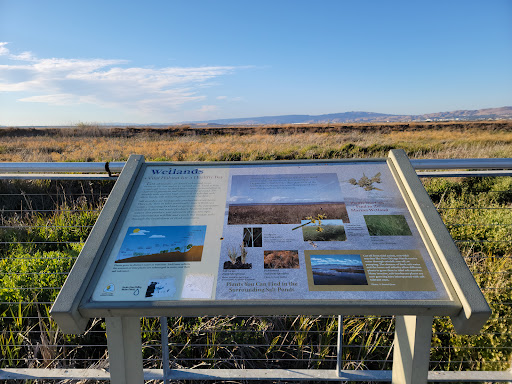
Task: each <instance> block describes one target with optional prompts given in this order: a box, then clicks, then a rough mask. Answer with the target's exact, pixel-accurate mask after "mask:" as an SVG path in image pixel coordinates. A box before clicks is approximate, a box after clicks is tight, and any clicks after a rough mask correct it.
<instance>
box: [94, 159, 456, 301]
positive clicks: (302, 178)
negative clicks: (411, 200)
mask: <svg viewBox="0 0 512 384" xmlns="http://www.w3.org/2000/svg"><path fill="white" fill-rule="evenodd" d="M370 297H371V298H372V299H373V300H379V299H388V300H389V299H393V300H404V299H415V300H424V299H448V297H449V295H448V293H447V291H446V288H445V287H444V284H443V282H442V279H441V277H440V275H439V273H438V272H437V270H436V267H435V265H434V263H433V262H432V259H431V257H430V255H429V253H428V251H427V249H426V248H425V246H424V244H423V241H422V239H421V236H420V234H419V232H418V230H417V228H416V225H415V223H414V220H413V218H412V217H411V215H410V213H409V211H408V209H407V206H406V204H405V202H404V199H403V198H402V196H401V194H400V191H399V190H398V188H397V186H396V183H395V182H394V179H393V175H392V174H391V172H390V170H389V167H388V166H387V164H386V163H385V162H382V161H380V162H366V163H357V162H353V163H343V164H340V163H311V164H301V165H300V166H298V165H291V164H283V165H280V164H269V165H255V166H247V165H236V164H235V165H229V166H227V165H219V166H200V165H193V166H179V165H148V166H147V167H146V168H145V170H144V174H143V177H142V179H141V181H140V183H139V185H138V188H137V192H136V193H135V196H134V199H133V201H132V202H131V204H130V207H129V208H128V210H127V216H126V218H125V220H124V222H123V223H122V225H121V228H120V236H118V237H117V238H116V239H115V241H114V244H113V248H112V251H111V252H110V253H109V255H108V259H107V263H106V265H105V267H104V269H103V271H102V273H101V276H100V278H99V280H98V282H97V283H96V287H95V289H94V291H93V294H92V300H93V301H154V300H194V299H202V300H247V299H265V300H282V299H298V298H300V299H311V300H313V299H330V300H339V299H356V300H358V299H368V298H370Z"/></svg>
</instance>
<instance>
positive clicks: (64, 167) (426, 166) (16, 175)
mask: <svg viewBox="0 0 512 384" xmlns="http://www.w3.org/2000/svg"><path fill="white" fill-rule="evenodd" d="M411 164H412V166H413V167H414V169H415V170H416V171H418V175H419V176H420V177H487V176H512V158H495V159H478V158H474V159H412V160H411ZM124 165H125V162H124V161H116V162H56V163H42V162H31V163H23V162H19V163H0V179H24V180H31V179H44V180H72V179H75V180H76V179H83V180H104V179H115V176H114V175H113V174H117V173H119V172H121V171H122V170H123V167H124ZM426 170H430V171H432V170H437V171H439V170H458V171H456V172H454V171H450V172H447V171H444V172H422V171H426ZM73 173H80V174H81V175H76V174H73ZM98 174H103V175H98Z"/></svg>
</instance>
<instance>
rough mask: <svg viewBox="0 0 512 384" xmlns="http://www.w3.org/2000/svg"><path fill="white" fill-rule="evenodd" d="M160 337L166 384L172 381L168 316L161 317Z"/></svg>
mask: <svg viewBox="0 0 512 384" xmlns="http://www.w3.org/2000/svg"><path fill="white" fill-rule="evenodd" d="M160 337H161V341H162V369H163V374H164V384H168V383H170V381H171V377H170V376H171V374H170V371H171V368H170V365H169V334H168V327H167V317H164V316H162V317H160Z"/></svg>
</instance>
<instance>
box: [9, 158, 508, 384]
mask: <svg viewBox="0 0 512 384" xmlns="http://www.w3.org/2000/svg"><path fill="white" fill-rule="evenodd" d="M412 163H413V166H414V167H415V168H416V169H417V170H418V171H419V172H418V174H419V175H420V176H422V177H428V178H429V179H425V180H433V179H431V178H437V177H452V176H455V177H462V176H471V177H475V176H512V171H511V169H512V159H452V160H444V159H443V160H442V159H435V160H412ZM123 166H124V163H123V162H118V163H110V164H106V163H10V164H0V173H1V175H0V235H1V237H0V263H1V264H2V267H1V269H0V278H1V279H2V283H3V285H2V286H1V287H0V313H1V314H2V318H1V319H0V321H1V322H2V324H1V325H2V331H0V348H1V352H2V363H1V364H2V365H1V367H0V380H5V381H6V382H10V380H31V379H39V380H41V381H39V382H58V381H59V380H63V379H68V380H84V379H91V380H108V378H109V376H108V354H107V347H106V335H105V330H104V323H103V321H102V320H101V319H96V320H94V321H93V322H92V323H91V324H90V325H89V328H88V331H87V333H86V334H85V335H82V336H76V337H71V336H64V335H62V334H61V333H60V332H59V330H58V328H57V327H56V325H55V324H54V323H53V322H52V321H51V319H50V318H49V317H48V311H49V308H50V306H51V303H52V300H53V298H54V297H55V296H56V294H57V292H58V290H59V289H60V287H61V284H62V283H63V281H64V279H65V277H66V275H67V273H68V271H69V269H70V268H71V266H72V264H73V261H74V260H75V258H76V256H77V255H78V252H79V250H80V247H81V245H82V244H83V242H84V241H85V238H86V236H87V234H88V232H89V231H90V229H91V227H92V225H93V224H94V222H95V218H96V217H97V215H98V214H99V211H100V210H101V206H102V204H103V202H104V201H105V200H106V198H107V197H108V194H109V191H110V189H111V187H112V186H113V180H114V179H115V175H113V174H114V173H118V172H120V171H121V170H122V167H123ZM426 170H436V172H425V171H426ZM440 170H451V171H449V172H446V171H444V172H439V171H440ZM453 170H456V171H453ZM461 170H462V171H461ZM468 170H469V171H468ZM67 172H71V174H65V173H67ZM78 172H80V173H81V174H77V173H78ZM84 172H88V173H91V174H92V175H84V174H82V173H84ZM49 173H51V174H49ZM97 173H99V174H97ZM429 182H430V181H427V182H426V183H427V184H428V183H429ZM457 185H458V184H457V183H455V182H454V183H446V186H445V187H444V188H445V189H442V188H441V186H442V183H441V184H440V186H439V187H436V188H433V189H432V190H433V192H432V197H433V199H434V200H435V202H436V205H437V207H438V210H439V212H440V214H441V215H442V217H443V219H444V220H445V224H446V225H447V226H448V228H449V229H450V230H451V232H452V236H453V237H454V240H455V241H456V243H457V244H458V245H459V248H460V249H461V252H462V253H463V255H464V256H465V258H466V260H467V261H468V264H470V267H471V268H472V270H473V272H474V274H475V277H476V278H477V281H478V282H479V283H480V285H481V288H482V290H483V291H484V293H486V295H487V296H488V298H490V299H491V300H490V301H491V303H490V304H491V306H492V308H493V312H494V314H493V317H492V318H491V319H490V320H489V322H488V324H487V326H486V327H485V328H484V330H483V331H482V333H481V334H480V335H479V336H475V337H473V338H464V337H462V336H457V335H455V334H454V332H453V331H452V330H451V325H450V323H449V321H448V320H447V319H443V318H440V319H436V322H435V330H434V335H433V343H432V349H431V370H432V371H431V372H430V374H429V381H436V382H450V381H458V382H475V381H482V382H484V381H485V382H505V381H512V373H511V372H510V371H508V372H507V371H506V369H507V368H508V367H509V366H510V361H509V360H507V359H510V357H511V356H512V333H511V331H510V327H509V326H510V325H512V292H511V291H512V286H511V284H510V282H509V281H510V280H512V279H510V277H511V275H512V266H511V265H510V263H507V261H508V260H509V258H510V256H511V255H510V253H507V252H509V251H508V250H509V249H510V247H511V246H510V243H512V192H510V195H507V193H508V192H509V191H503V190H499V188H498V189H496V188H494V189H493V190H490V191H489V190H486V191H480V190H478V189H473V190H471V191H470V192H471V193H472V196H476V197H474V200H472V201H466V202H464V204H459V202H457V201H456V200H450V199H449V198H448V197H447V196H449V195H450V188H452V189H457V188H458V187H457ZM503 185H505V186H506V185H510V184H506V183H505V184H503ZM503 192H505V193H503ZM483 193H485V194H489V193H490V194H493V193H494V194H499V195H500V196H505V197H506V196H509V200H508V201H506V200H505V201H499V202H496V203H494V202H493V203H492V204H486V205H483V206H482V205H479V204H478V202H479V201H480V199H479V198H478V196H479V194H483ZM486 196H487V195H486ZM468 212H472V213H475V212H477V214H473V215H469V214H468ZM486 212H493V213H498V214H497V215H495V216H493V217H495V218H497V219H496V221H492V220H489V216H488V215H486ZM480 213H481V215H480ZM470 219H471V220H470ZM493 220H494V219H493ZM497 234H499V236H498V235H497ZM507 236H508V237H507ZM167 321H168V328H169V331H168V333H169V334H168V335H162V334H161V332H160V330H161V329H162V327H161V325H162V324H160V319H159V318H144V319H142V336H143V348H144V367H145V368H146V370H145V378H146V379H147V380H160V381H161V380H162V379H163V372H162V361H163V360H164V361H165V358H164V359H163V358H162V355H163V354H162V350H163V349H164V350H165V344H166V343H165V342H164V343H163V344H164V345H162V336H163V337H164V340H165V336H169V341H170V342H169V344H168V346H169V355H170V364H171V366H172V368H174V369H175V370H176V371H175V372H178V373H179V372H180V371H179V369H180V368H212V367H214V368H223V369H224V370H222V373H221V374H219V375H221V376H219V380H237V379H239V376H237V372H239V370H240V369H243V370H246V373H247V369H253V368H263V367H264V368H267V369H268V368H287V369H289V370H290V371H297V372H298V370H302V369H313V371H312V372H314V369H318V370H326V369H329V370H331V369H332V370H333V369H334V368H335V367H336V364H337V362H338V361H337V341H338V339H337V337H338V335H337V329H338V326H339V325H340V324H339V320H338V317H337V316H334V317H328V316H323V317H303V316H299V317H297V316H279V317H265V318H263V317H255V316H252V317H240V316H238V317H223V318H220V317H211V318H201V319H200V320H198V319H195V318H178V317H177V318H169V319H168V320H167ZM341 325H342V329H343V332H342V339H341V340H342V348H343V354H342V355H341V356H342V361H341V363H342V365H343V366H344V367H346V369H364V368H370V369H382V370H383V371H382V375H380V377H365V376H364V371H362V372H361V371H357V372H355V374H354V381H365V380H366V381H368V380H373V381H389V379H390V373H389V371H386V370H389V369H390V367H391V363H392V361H391V359H392V342H393V334H394V332H393V321H392V318H391V317H388V318H386V317H384V318H376V317H356V316H350V317H345V318H344V319H343V324H341ZM164 355H165V354H164ZM489 371H491V372H489ZM180 375H181V376H179V377H176V379H178V378H179V379H181V380H201V379H202V378H201V377H193V376H191V374H190V373H186V372H185V371H182V373H180ZM281 375H282V374H281ZM246 377H247V375H246ZM255 379H256V376H255ZM259 379H260V380H262V378H259ZM265 379H266V380H269V381H272V380H281V381H294V380H297V377H293V378H291V377H290V378H287V377H282V376H279V377H267V378H265ZM302 379H303V380H306V379H309V380H313V381H315V380H320V377H315V375H314V373H313V374H311V373H310V374H309V376H305V377H304V378H302ZM336 379H337V378H335V377H332V378H328V377H325V376H324V377H322V378H321V380H336ZM338 380H339V379H338Z"/></svg>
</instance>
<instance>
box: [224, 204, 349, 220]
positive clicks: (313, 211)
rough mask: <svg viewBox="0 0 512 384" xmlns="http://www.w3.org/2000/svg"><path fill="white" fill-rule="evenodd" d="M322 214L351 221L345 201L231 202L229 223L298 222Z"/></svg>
mask: <svg viewBox="0 0 512 384" xmlns="http://www.w3.org/2000/svg"><path fill="white" fill-rule="evenodd" d="M322 214H323V215H325V216H327V217H329V218H335V219H339V220H342V221H343V222H345V223H349V222H350V221H349V218H348V213H347V208H346V206H345V203H318V204H230V205H229V213H228V224H230V225H233V224H298V223H300V222H302V221H303V220H305V219H306V217H311V216H312V217H316V216H318V215H322Z"/></svg>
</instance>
